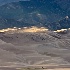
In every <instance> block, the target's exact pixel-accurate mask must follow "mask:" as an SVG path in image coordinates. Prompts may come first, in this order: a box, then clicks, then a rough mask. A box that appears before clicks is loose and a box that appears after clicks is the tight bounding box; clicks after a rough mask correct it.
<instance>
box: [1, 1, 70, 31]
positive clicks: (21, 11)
mask: <svg viewBox="0 0 70 70" xmlns="http://www.w3.org/2000/svg"><path fill="white" fill-rule="evenodd" d="M60 2H61V4H60ZM65 3H67V4H65ZM68 3H69V1H68V0H62V1H60V0H47V1H46V0H44V1H42V0H31V1H19V2H12V3H8V4H5V5H2V6H0V18H1V19H2V20H0V24H1V25H2V27H1V26H0V28H6V27H13V26H17V27H18V26H20V27H23V26H45V27H48V28H49V29H52V30H57V29H61V28H68V27H69V23H70V22H69V20H64V18H65V17H66V16H69V15H70V13H69V7H70V6H69V4H68ZM11 19H12V20H11ZM4 20H6V21H8V22H4ZM14 20H15V21H14ZM9 21H10V22H9ZM60 21H61V22H60ZM66 22H67V23H66ZM13 23H14V25H13ZM63 23H65V24H67V25H68V26H67V25H65V26H63V25H64V24H63ZM5 24H6V25H7V26H6V25H5ZM61 24H62V25H61ZM9 25H10V26H9Z"/></svg>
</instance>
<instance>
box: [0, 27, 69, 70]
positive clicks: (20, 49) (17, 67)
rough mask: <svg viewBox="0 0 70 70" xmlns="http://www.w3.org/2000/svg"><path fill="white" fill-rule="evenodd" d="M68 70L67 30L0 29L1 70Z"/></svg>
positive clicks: (34, 28)
mask: <svg viewBox="0 0 70 70" xmlns="http://www.w3.org/2000/svg"><path fill="white" fill-rule="evenodd" d="M43 69H44V70H70V29H61V30H57V31H50V30H48V29H46V28H44V27H34V26H33V27H29V28H27V27H24V28H16V27H14V28H8V29H2V30H0V70H43Z"/></svg>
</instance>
